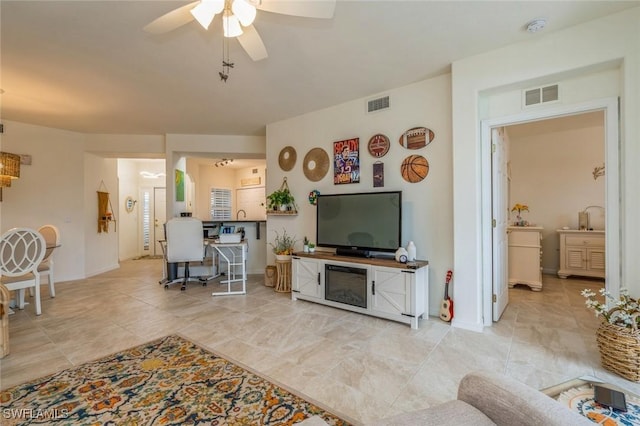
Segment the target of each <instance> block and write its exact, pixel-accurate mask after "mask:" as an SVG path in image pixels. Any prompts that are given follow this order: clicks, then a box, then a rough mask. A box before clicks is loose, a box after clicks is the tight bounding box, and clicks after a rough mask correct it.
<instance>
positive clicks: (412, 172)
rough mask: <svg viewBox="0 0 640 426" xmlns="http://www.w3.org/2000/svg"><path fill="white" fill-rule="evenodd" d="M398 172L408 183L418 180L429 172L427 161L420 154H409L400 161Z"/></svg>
mask: <svg viewBox="0 0 640 426" xmlns="http://www.w3.org/2000/svg"><path fill="white" fill-rule="evenodd" d="M400 173H401V174H402V178H403V179H404V180H406V181H407V182H409V183H416V182H420V181H421V180H422V179H424V178H426V177H427V175H428V174H429V162H428V161H427V159H426V158H424V157H423V156H422V155H410V156H408V157H407V158H405V159H404V161H402V165H401V166H400Z"/></svg>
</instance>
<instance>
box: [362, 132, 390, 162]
mask: <svg viewBox="0 0 640 426" xmlns="http://www.w3.org/2000/svg"><path fill="white" fill-rule="evenodd" d="M390 145H391V143H390V142H389V138H388V137H386V136H385V135H383V134H380V133H378V134H377V135H373V136H372V137H371V139H369V144H368V145H367V149H369V154H371V155H372V156H374V157H376V158H380V157H384V155H385V154H386V153H387V152H389V146H390Z"/></svg>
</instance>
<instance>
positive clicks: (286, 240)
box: [269, 228, 297, 260]
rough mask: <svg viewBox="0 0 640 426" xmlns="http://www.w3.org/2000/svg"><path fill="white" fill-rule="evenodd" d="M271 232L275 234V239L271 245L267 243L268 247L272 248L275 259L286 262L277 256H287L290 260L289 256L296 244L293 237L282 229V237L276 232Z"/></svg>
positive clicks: (283, 258)
mask: <svg viewBox="0 0 640 426" xmlns="http://www.w3.org/2000/svg"><path fill="white" fill-rule="evenodd" d="M273 232H275V234H276V238H275V239H274V240H273V243H269V245H271V247H272V248H273V252H274V253H275V255H276V258H277V259H280V260H286V258H285V257H279V256H287V257H288V258H291V255H292V254H293V252H294V246H295V245H296V242H297V240H296V237H295V235H294V236H290V235H289V234H287V230H286V229H284V228H282V235H280V234H279V233H278V231H273Z"/></svg>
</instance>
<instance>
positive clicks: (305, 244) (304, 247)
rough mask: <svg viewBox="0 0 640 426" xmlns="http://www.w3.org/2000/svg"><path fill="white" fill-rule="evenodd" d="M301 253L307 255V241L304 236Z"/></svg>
mask: <svg viewBox="0 0 640 426" xmlns="http://www.w3.org/2000/svg"><path fill="white" fill-rule="evenodd" d="M302 251H303V252H305V253H309V239H308V238H307V237H306V236H305V237H304V239H303V240H302Z"/></svg>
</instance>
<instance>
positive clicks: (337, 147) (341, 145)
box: [333, 138, 360, 185]
mask: <svg viewBox="0 0 640 426" xmlns="http://www.w3.org/2000/svg"><path fill="white" fill-rule="evenodd" d="M359 145H360V138H353V139H346V140H343V141H338V142H334V143H333V183H334V185H339V184H343V183H358V182H360V151H359Z"/></svg>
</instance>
